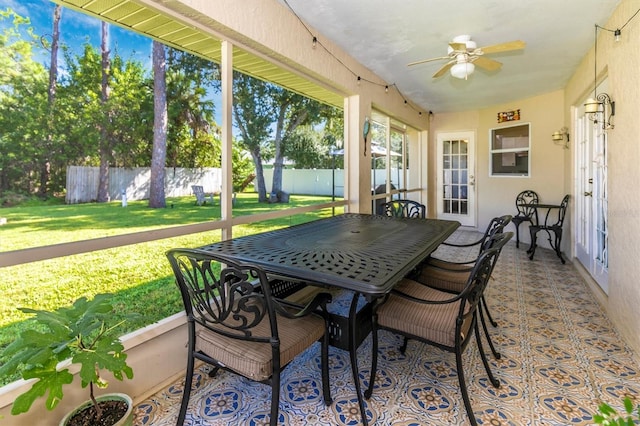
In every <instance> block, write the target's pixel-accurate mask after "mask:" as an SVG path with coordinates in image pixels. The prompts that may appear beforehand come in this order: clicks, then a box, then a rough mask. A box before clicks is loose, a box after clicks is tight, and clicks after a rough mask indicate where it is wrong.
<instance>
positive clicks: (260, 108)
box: [233, 72, 274, 203]
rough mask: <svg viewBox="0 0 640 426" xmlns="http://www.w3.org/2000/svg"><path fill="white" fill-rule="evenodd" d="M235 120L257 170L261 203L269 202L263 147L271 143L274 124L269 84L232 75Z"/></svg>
mask: <svg viewBox="0 0 640 426" xmlns="http://www.w3.org/2000/svg"><path fill="white" fill-rule="evenodd" d="M233 82H234V84H233V97H234V101H233V117H234V119H235V123H236V126H237V127H238V129H239V131H240V139H239V142H240V143H241V144H242V146H243V147H244V148H245V149H246V150H247V151H248V152H249V153H250V154H251V157H252V159H253V163H254V164H255V167H256V184H257V188H256V189H257V190H258V201H259V202H261V203H264V202H267V200H268V199H267V190H266V185H265V182H264V171H263V165H262V160H263V152H262V151H263V147H264V146H265V145H266V144H268V143H269V137H270V135H271V130H270V126H271V123H273V121H274V115H273V108H272V104H271V94H270V87H269V84H268V83H265V82H264V81H262V80H258V79H255V78H252V77H249V76H248V75H245V74H242V73H240V72H234V73H233Z"/></svg>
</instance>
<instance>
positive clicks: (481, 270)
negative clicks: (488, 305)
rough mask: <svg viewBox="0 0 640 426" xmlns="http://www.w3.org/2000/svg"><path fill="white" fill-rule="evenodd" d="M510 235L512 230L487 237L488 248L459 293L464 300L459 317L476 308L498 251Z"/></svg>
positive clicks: (496, 258) (498, 254) (467, 315)
mask: <svg viewBox="0 0 640 426" xmlns="http://www.w3.org/2000/svg"><path fill="white" fill-rule="evenodd" d="M512 237H513V232H499V233H496V234H494V235H492V236H491V237H490V238H489V239H488V242H487V246H488V248H487V249H486V250H485V251H484V252H483V253H482V254H481V255H480V257H479V258H478V260H477V261H476V263H475V265H474V267H473V270H472V271H471V273H470V274H469V280H468V281H467V284H466V286H465V288H464V290H463V291H462V293H461V294H460V295H461V297H462V298H463V299H464V301H465V303H463V304H462V306H461V307H460V309H461V311H460V319H464V318H467V317H470V316H471V315H472V312H473V311H475V309H476V308H477V306H478V304H479V303H480V300H481V299H482V295H483V294H484V291H485V289H486V287H487V285H488V284H489V278H491V273H492V272H493V268H494V267H495V264H496V263H497V261H498V257H499V256H500V252H501V251H502V248H503V247H504V245H505V244H506V243H507V242H508V241H509V240H510V239H511V238H512ZM464 305H466V306H464Z"/></svg>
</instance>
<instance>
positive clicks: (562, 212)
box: [555, 194, 570, 228]
mask: <svg viewBox="0 0 640 426" xmlns="http://www.w3.org/2000/svg"><path fill="white" fill-rule="evenodd" d="M569 198H570V197H569V194H567V195H565V196H564V198H563V199H562V202H561V203H560V208H559V209H558V221H557V222H556V224H555V226H558V227H560V228H562V224H563V223H564V218H565V216H566V215H567V207H568V206H569Z"/></svg>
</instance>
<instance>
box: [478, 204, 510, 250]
mask: <svg viewBox="0 0 640 426" xmlns="http://www.w3.org/2000/svg"><path fill="white" fill-rule="evenodd" d="M509 223H511V215H508V214H506V215H503V216H499V217H494V218H493V219H491V222H489V225H488V226H487V229H486V230H485V231H484V237H483V239H482V242H481V243H480V254H482V253H483V252H484V251H486V250H487V249H489V248H491V246H492V245H493V237H494V236H495V235H498V234H501V233H503V232H504V228H505V227H506V226H507V225H508V224H509Z"/></svg>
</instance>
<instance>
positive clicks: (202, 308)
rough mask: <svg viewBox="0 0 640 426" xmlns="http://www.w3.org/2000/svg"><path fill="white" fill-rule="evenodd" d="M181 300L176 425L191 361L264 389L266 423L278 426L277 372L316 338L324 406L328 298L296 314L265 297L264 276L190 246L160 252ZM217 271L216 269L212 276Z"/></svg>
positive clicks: (183, 412) (185, 400) (182, 413)
mask: <svg viewBox="0 0 640 426" xmlns="http://www.w3.org/2000/svg"><path fill="white" fill-rule="evenodd" d="M167 258H168V259H169V262H170V264H171V267H172V269H173V273H174V275H175V278H176V283H177V285H178V287H179V289H180V293H181V295H182V301H183V303H184V308H185V312H186V314H187V326H188V339H189V340H188V359H187V372H186V377H185V384H184V392H183V394H182V404H181V405H180V412H179V415H178V425H182V424H183V422H184V419H185V416H186V412H187V406H188V403H189V397H190V393H191V384H192V379H193V371H194V362H195V360H196V359H198V360H201V361H205V362H207V363H209V364H211V365H212V366H213V367H214V368H213V370H212V371H211V372H210V373H209V375H210V376H214V375H215V374H216V373H217V371H218V370H219V369H220V368H222V369H225V370H228V371H231V372H233V373H236V374H239V375H241V376H244V377H246V378H248V379H250V380H254V381H257V382H261V383H266V384H270V385H271V418H270V424H271V425H276V424H278V423H280V421H279V419H278V417H279V416H278V413H279V412H278V405H279V400H280V373H281V371H282V370H283V369H284V367H285V366H287V365H288V364H289V363H290V362H291V361H292V360H293V359H294V358H295V357H296V356H297V355H299V354H300V353H302V352H303V351H304V350H306V349H307V348H308V347H310V346H311V345H313V344H314V343H315V342H316V341H318V340H321V341H322V344H321V358H322V388H323V396H324V401H325V403H326V404H327V405H330V404H331V402H332V401H331V393H330V389H329V371H328V353H329V352H328V351H329V345H328V338H327V335H326V333H325V330H326V320H325V319H324V318H322V316H320V315H319V314H318V313H317V311H316V310H317V309H320V313H321V314H323V313H324V312H326V310H325V308H326V304H327V303H328V302H329V301H330V300H331V296H330V295H328V294H326V293H320V294H318V295H316V296H315V297H314V298H313V300H311V301H310V302H309V303H308V304H307V305H306V306H305V307H304V308H303V309H301V310H299V309H295V310H294V309H293V308H292V307H291V306H288V305H284V304H283V303H281V302H278V301H277V300H275V299H274V298H272V290H271V286H270V283H269V280H268V279H267V275H266V274H265V272H264V271H263V270H262V269H261V268H259V267H257V266H252V265H247V264H238V263H236V262H234V261H232V260H230V259H227V258H225V257H224V256H220V255H214V254H211V253H207V252H204V251H201V250H197V249H173V250H169V251H168V252H167ZM218 270H219V271H220V272H217V271H218Z"/></svg>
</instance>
